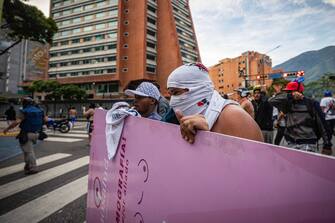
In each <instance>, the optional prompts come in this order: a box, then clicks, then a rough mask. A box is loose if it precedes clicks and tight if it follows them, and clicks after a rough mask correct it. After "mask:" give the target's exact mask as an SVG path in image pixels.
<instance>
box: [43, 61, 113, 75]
mask: <svg viewBox="0 0 335 223" xmlns="http://www.w3.org/2000/svg"><path fill="white" fill-rule="evenodd" d="M109 66H116V61H111V62H102V63H94V64H80V65H71V66H65V67H53V68H50V69H49V71H48V72H49V73H60V72H72V71H75V70H83V69H92V68H99V69H101V68H103V67H109Z"/></svg>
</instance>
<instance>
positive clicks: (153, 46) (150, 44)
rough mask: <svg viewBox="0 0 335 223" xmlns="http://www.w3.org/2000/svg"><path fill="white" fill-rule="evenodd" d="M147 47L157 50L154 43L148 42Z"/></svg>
mask: <svg viewBox="0 0 335 223" xmlns="http://www.w3.org/2000/svg"><path fill="white" fill-rule="evenodd" d="M147 47H150V48H153V49H156V44H154V43H150V42H147Z"/></svg>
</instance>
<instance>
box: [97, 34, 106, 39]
mask: <svg viewBox="0 0 335 223" xmlns="http://www.w3.org/2000/svg"><path fill="white" fill-rule="evenodd" d="M102 39H105V35H104V34H101V35H96V36H95V40H102Z"/></svg>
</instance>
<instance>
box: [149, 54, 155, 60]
mask: <svg viewBox="0 0 335 223" xmlns="http://www.w3.org/2000/svg"><path fill="white" fill-rule="evenodd" d="M147 59H148V60H156V56H154V55H150V54H147Z"/></svg>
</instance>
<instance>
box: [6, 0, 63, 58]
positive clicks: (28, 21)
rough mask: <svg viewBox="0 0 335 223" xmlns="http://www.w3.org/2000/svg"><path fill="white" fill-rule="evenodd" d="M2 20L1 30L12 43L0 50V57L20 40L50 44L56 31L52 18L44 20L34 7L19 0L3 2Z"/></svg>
mask: <svg viewBox="0 0 335 223" xmlns="http://www.w3.org/2000/svg"><path fill="white" fill-rule="evenodd" d="M3 18H4V20H5V24H4V25H2V26H1V29H2V30H3V29H7V31H6V33H7V37H8V39H9V40H12V41H14V43H12V44H11V45H10V46H8V47H7V48H6V49H4V50H1V51H0V55H2V54H4V53H6V52H7V51H8V50H9V49H10V48H12V47H13V46H15V45H16V44H18V43H20V42H21V40H22V39H28V40H32V41H38V42H40V43H51V42H52V37H53V35H54V34H55V33H56V32H57V31H58V28H57V25H56V23H55V21H54V20H53V19H52V18H46V17H45V16H44V15H43V13H42V12H41V11H40V10H38V9H37V8H36V7H35V6H31V5H27V4H25V3H23V2H21V1H20V0H4V5H3Z"/></svg>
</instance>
